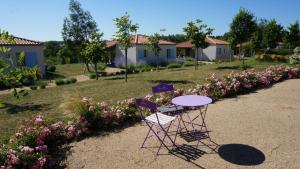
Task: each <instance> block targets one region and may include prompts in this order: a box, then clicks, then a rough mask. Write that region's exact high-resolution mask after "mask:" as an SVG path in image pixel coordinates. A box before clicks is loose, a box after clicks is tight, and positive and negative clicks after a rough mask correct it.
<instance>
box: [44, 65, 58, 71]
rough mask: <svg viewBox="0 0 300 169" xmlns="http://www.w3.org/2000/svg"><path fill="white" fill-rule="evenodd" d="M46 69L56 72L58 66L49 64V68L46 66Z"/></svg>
mask: <svg viewBox="0 0 300 169" xmlns="http://www.w3.org/2000/svg"><path fill="white" fill-rule="evenodd" d="M46 70H47V71H48V72H55V70H56V67H55V66H54V65H48V66H47V68H46Z"/></svg>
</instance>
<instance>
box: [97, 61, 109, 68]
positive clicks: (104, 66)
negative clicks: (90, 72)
mask: <svg viewBox="0 0 300 169" xmlns="http://www.w3.org/2000/svg"><path fill="white" fill-rule="evenodd" d="M106 67H107V65H106V64H105V63H103V62H99V63H98V64H97V68H98V70H105V68H106Z"/></svg>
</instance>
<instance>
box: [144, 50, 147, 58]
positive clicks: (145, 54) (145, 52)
mask: <svg viewBox="0 0 300 169" xmlns="http://www.w3.org/2000/svg"><path fill="white" fill-rule="evenodd" d="M147 55H148V52H147V50H144V58H145V57H147Z"/></svg>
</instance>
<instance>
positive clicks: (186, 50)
mask: <svg viewBox="0 0 300 169" xmlns="http://www.w3.org/2000/svg"><path fill="white" fill-rule="evenodd" d="M205 42H206V43H208V47H207V48H205V49H201V48H200V49H198V50H199V51H198V59H199V60H203V61H208V60H230V58H232V56H233V52H232V50H231V49H230V46H229V43H228V42H226V41H223V40H219V39H215V38H211V37H206V38H205ZM176 48H177V49H178V50H179V49H180V50H183V55H185V56H191V57H195V54H194V51H193V49H192V48H193V46H192V44H191V43H190V42H189V41H185V42H181V43H178V44H177V45H176Z"/></svg>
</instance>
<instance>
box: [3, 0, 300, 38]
mask: <svg viewBox="0 0 300 169" xmlns="http://www.w3.org/2000/svg"><path fill="white" fill-rule="evenodd" d="M80 2H81V4H82V7H83V8H84V9H86V10H89V11H90V12H91V14H92V16H93V18H94V20H95V21H96V22H97V24H98V27H99V29H100V30H101V31H103V32H104V35H105V38H106V39H110V38H112V35H113V34H114V32H115V25H114V22H113V19H114V18H116V17H119V16H121V15H123V14H124V13H125V12H126V11H127V12H128V13H129V14H130V15H131V19H132V20H133V22H136V23H138V24H139V26H140V28H139V30H138V33H141V34H152V33H155V32H159V30H160V29H162V28H164V29H166V30H167V31H166V32H165V33H164V34H176V33H182V28H183V27H184V26H185V25H186V23H187V22H188V21H191V20H194V19H196V18H200V19H201V20H203V21H204V22H205V23H206V24H207V25H209V26H210V27H212V28H214V29H215V30H214V32H213V35H222V34H223V33H224V32H227V31H228V30H229V24H230V22H231V20H232V17H233V16H234V15H235V14H236V13H237V11H238V10H239V8H240V7H244V8H246V9H249V10H250V11H252V12H253V13H255V15H256V16H257V17H259V18H266V19H271V18H275V19H276V20H277V21H278V22H279V23H280V24H282V25H284V26H285V27H286V26H288V25H289V24H290V23H292V22H294V21H295V20H299V21H300V13H299V7H300V1H299V0H80ZM68 4H69V0H4V1H1V10H0V29H4V30H7V31H9V32H10V33H11V34H13V35H15V36H19V37H24V38H29V39H34V40H39V41H46V40H61V39H62V38H61V29H62V25H63V19H64V17H66V16H68V13H69V11H68Z"/></svg>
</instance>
